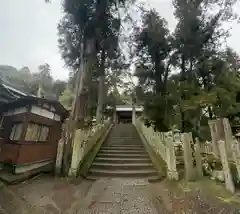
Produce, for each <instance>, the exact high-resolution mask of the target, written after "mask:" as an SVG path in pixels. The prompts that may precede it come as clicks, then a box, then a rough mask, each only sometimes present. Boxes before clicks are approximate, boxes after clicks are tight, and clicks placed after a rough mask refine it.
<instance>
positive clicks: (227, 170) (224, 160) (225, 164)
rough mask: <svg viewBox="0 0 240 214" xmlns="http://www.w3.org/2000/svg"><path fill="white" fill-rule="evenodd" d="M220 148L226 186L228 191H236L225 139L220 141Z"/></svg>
mask: <svg viewBox="0 0 240 214" xmlns="http://www.w3.org/2000/svg"><path fill="white" fill-rule="evenodd" d="M218 148H219V153H220V158H221V163H222V167H223V173H224V178H225V187H226V189H227V190H228V191H230V192H231V193H234V192H235V186H234V183H233V179H232V174H231V171H230V167H229V163H228V157H227V150H226V146H225V142H224V141H223V140H219V141H218Z"/></svg>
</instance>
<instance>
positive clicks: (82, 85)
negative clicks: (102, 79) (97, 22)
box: [62, 41, 92, 176]
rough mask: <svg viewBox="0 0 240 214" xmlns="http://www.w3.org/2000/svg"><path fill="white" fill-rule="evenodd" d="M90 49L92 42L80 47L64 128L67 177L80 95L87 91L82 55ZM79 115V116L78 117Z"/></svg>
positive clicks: (64, 167)
mask: <svg viewBox="0 0 240 214" xmlns="http://www.w3.org/2000/svg"><path fill="white" fill-rule="evenodd" d="M91 47H92V41H87V42H86V48H84V44H83V43H82V45H81V50H80V53H81V54H82V55H81V64H80V69H79V71H78V73H77V80H76V85H75V97H74V99H73V103H72V111H71V114H70V117H69V120H68V121H67V125H66V126H67V128H66V134H65V144H64V154H63V170H62V172H63V175H64V176H67V175H68V172H69V169H70V165H71V158H72V144H73V139H74V136H75V130H76V125H77V121H78V120H79V116H80V118H81V119H82V117H83V115H81V114H80V112H81V111H80V109H79V108H80V101H81V100H80V98H81V97H82V96H81V95H83V94H85V93H86V91H87V85H86V84H87V82H88V81H86V80H88V78H87V77H88V76H87V75H88V74H89V72H87V69H85V68H86V67H85V64H86V60H85V56H84V53H85V52H86V50H87V51H88V53H87V54H89V53H90V50H89V49H90V48H91ZM79 114H80V115H79Z"/></svg>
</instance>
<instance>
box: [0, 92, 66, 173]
mask: <svg viewBox="0 0 240 214" xmlns="http://www.w3.org/2000/svg"><path fill="white" fill-rule="evenodd" d="M0 111H1V112H2V115H3V117H2V121H1V127H2V128H1V133H0V137H1V139H0V162H1V163H2V166H3V170H4V171H8V172H11V173H13V174H19V173H24V172H28V171H31V170H35V169H38V168H41V167H44V166H47V165H52V164H54V163H55V158H56V153H57V145H58V140H59V139H60V137H61V125H62V122H63V120H65V119H66V118H67V117H68V111H67V110H66V109H65V108H64V107H63V106H62V105H61V104H60V103H59V102H58V101H55V100H47V99H44V98H37V97H32V96H30V97H29V96H24V97H21V98H19V99H17V100H15V101H12V102H9V103H6V104H3V105H2V106H0Z"/></svg>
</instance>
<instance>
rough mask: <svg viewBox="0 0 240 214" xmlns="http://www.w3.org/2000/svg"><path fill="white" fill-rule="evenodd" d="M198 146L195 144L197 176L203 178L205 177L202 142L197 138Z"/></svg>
mask: <svg viewBox="0 0 240 214" xmlns="http://www.w3.org/2000/svg"><path fill="white" fill-rule="evenodd" d="M195 141H196V144H195V159H196V167H197V176H198V177H202V176H203V169H202V155H201V148H200V142H199V139H198V138H196V140H195Z"/></svg>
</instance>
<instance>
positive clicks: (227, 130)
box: [222, 118, 234, 158]
mask: <svg viewBox="0 0 240 214" xmlns="http://www.w3.org/2000/svg"><path fill="white" fill-rule="evenodd" d="M222 124H223V129H224V137H225V146H226V150H227V155H228V158H232V149H233V146H234V145H233V134H232V128H231V125H230V122H229V120H228V118H223V119H222Z"/></svg>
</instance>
